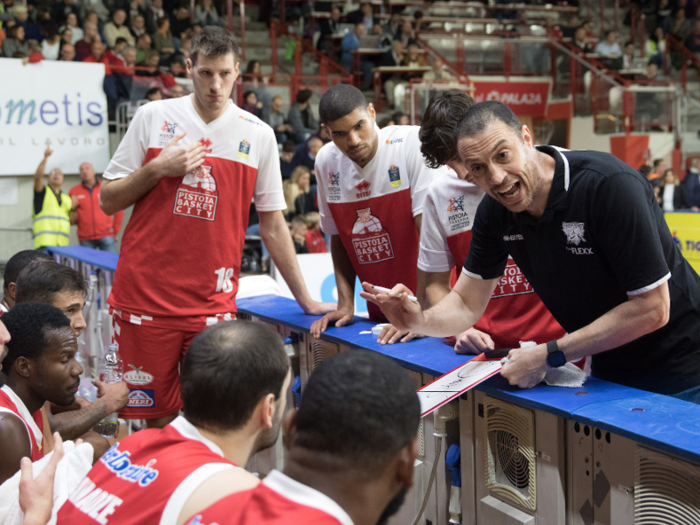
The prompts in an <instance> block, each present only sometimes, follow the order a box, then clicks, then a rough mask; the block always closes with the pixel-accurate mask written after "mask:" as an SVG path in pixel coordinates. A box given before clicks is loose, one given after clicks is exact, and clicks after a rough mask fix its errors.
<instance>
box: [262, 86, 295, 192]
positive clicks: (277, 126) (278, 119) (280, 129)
mask: <svg viewBox="0 0 700 525" xmlns="http://www.w3.org/2000/svg"><path fill="white" fill-rule="evenodd" d="M282 103H283V100H282V97H280V96H279V95H277V96H275V97H272V100H271V101H270V111H269V112H268V116H267V119H266V120H267V124H268V125H269V126H270V127H271V128H272V129H273V131H274V132H275V138H276V139H277V142H278V143H280V144H282V143H284V142H286V141H287V135H288V134H289V135H291V134H292V131H293V130H292V126H290V125H289V124H287V119H286V118H285V116H284V113H282ZM283 178H284V177H283Z"/></svg>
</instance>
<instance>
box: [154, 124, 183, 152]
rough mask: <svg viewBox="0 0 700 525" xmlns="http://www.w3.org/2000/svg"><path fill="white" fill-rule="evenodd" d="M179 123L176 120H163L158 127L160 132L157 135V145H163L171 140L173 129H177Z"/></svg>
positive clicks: (173, 134)
mask: <svg viewBox="0 0 700 525" xmlns="http://www.w3.org/2000/svg"><path fill="white" fill-rule="evenodd" d="M178 126H179V124H178V123H177V122H168V121H167V120H166V121H164V123H163V125H162V126H161V127H160V130H161V131H162V133H160V134H159V135H158V145H159V146H165V145H166V144H167V143H168V142H170V141H171V140H172V138H173V137H174V136H175V131H176V130H177V128H178Z"/></svg>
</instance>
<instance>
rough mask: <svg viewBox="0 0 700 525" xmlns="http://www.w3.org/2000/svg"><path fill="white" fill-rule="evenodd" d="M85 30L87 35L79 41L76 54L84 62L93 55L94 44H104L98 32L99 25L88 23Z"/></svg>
mask: <svg viewBox="0 0 700 525" xmlns="http://www.w3.org/2000/svg"><path fill="white" fill-rule="evenodd" d="M83 30H84V31H85V34H84V35H83V39H82V40H79V41H78V42H76V44H75V54H76V55H77V56H78V60H80V61H83V60H85V59H86V58H87V57H89V56H90V54H91V53H92V44H93V43H95V42H102V39H101V38H100V34H99V33H98V31H97V24H96V23H95V22H92V21H86V22H85V24H84V26H83Z"/></svg>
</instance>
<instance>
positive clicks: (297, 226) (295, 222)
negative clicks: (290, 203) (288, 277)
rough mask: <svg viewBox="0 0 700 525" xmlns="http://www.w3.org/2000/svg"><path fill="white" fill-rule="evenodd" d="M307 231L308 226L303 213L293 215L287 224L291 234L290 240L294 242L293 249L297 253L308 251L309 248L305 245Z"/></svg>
mask: <svg viewBox="0 0 700 525" xmlns="http://www.w3.org/2000/svg"><path fill="white" fill-rule="evenodd" d="M307 232H308V226H307V225H306V219H305V218H304V216H303V215H295V216H294V217H292V220H291V221H290V226H289V233H291V235H292V241H293V242H294V251H295V252H296V253H297V254H302V253H309V249H308V248H307V247H306V234H307Z"/></svg>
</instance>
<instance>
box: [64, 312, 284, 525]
mask: <svg viewBox="0 0 700 525" xmlns="http://www.w3.org/2000/svg"><path fill="white" fill-rule="evenodd" d="M180 382H181V384H182V402H183V406H184V408H183V415H181V416H179V417H177V418H176V419H175V420H174V421H173V422H172V423H170V424H169V425H167V426H166V427H165V428H164V429H150V430H147V431H143V432H136V433H134V434H132V435H130V436H128V437H125V438H123V439H122V440H121V441H119V442H118V443H117V444H115V445H114V446H113V447H112V449H110V451H109V452H108V453H107V454H108V455H107V456H106V457H105V458H103V459H102V461H100V462H99V463H97V464H96V465H95V467H93V469H92V470H91V471H90V472H89V473H88V475H87V478H86V479H85V481H84V482H83V484H81V485H80V487H79V488H78V489H76V490H75V491H74V492H73V494H72V495H71V496H70V497H69V499H68V501H67V502H66V503H65V505H64V506H63V507H61V509H60V510H59V512H58V519H57V522H56V523H57V524H58V525H67V524H70V525H80V524H89V523H95V520H93V519H92V518H91V517H90V516H89V515H88V514H86V513H85V511H84V510H83V509H84V506H83V505H81V504H80V503H79V500H80V498H81V497H85V494H86V493H87V492H90V491H91V490H92V493H97V494H99V493H100V492H102V491H103V490H104V491H105V492H108V493H109V494H112V495H114V496H115V498H118V501H119V502H121V503H120V504H119V505H114V506H113V507H112V508H113V509H114V512H113V513H112V515H111V516H110V517H109V520H110V521H112V522H113V523H126V522H128V521H130V520H133V521H134V522H135V523H143V524H146V523H149V524H155V523H161V522H162V523H170V524H175V523H187V522H188V521H189V520H188V518H190V517H191V516H193V515H194V514H196V513H197V512H199V511H201V510H202V509H203V508H205V507H207V506H208V505H210V504H211V502H212V501H213V500H215V499H216V498H218V497H221V496H222V495H224V494H229V493H231V492H233V491H236V490H249V489H251V488H253V487H255V486H257V485H258V484H259V483H260V481H259V479H258V478H257V477H256V476H254V475H253V474H251V473H249V472H246V471H245V470H244V469H243V466H244V465H246V463H248V459H249V458H250V456H252V455H253V454H255V453H257V452H259V451H261V450H264V449H267V448H269V447H271V446H273V445H274V444H275V442H276V441H277V437H278V436H279V434H280V427H281V423H282V420H283V415H284V410H285V406H286V395H287V391H288V389H289V387H290V382H291V374H290V367H289V358H288V357H287V355H286V353H285V350H284V345H283V344H282V339H281V337H280V336H279V335H278V334H277V333H276V332H274V331H273V330H271V329H269V328H267V327H265V326H263V325H261V324H258V323H252V322H247V321H225V322H220V323H218V324H216V325H215V326H213V327H211V328H208V329H207V330H205V331H204V332H202V333H201V334H199V335H197V336H196V337H195V338H194V340H193V341H192V343H191V344H190V347H189V348H188V350H187V353H186V354H185V357H184V360H183V363H182V373H181V377H180ZM125 456H128V457H129V460H130V461H131V463H132V464H133V465H143V466H142V467H140V470H139V471H138V472H136V473H134V475H133V479H134V480H136V479H140V480H141V482H140V483H135V482H132V483H127V482H124V481H121V480H119V479H118V478H116V477H115V474H114V471H113V469H112V468H110V465H109V463H108V462H109V461H110V460H111V459H114V458H117V457H125ZM154 463H155V465H154V466H153V468H151V465H153V464H154ZM154 469H157V470H154ZM138 475H140V478H137V476H138ZM128 481H132V480H131V479H129V480H128ZM87 497H89V496H87ZM105 522H106V520H105ZM207 523H208V522H207ZM250 523H253V522H250Z"/></svg>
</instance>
